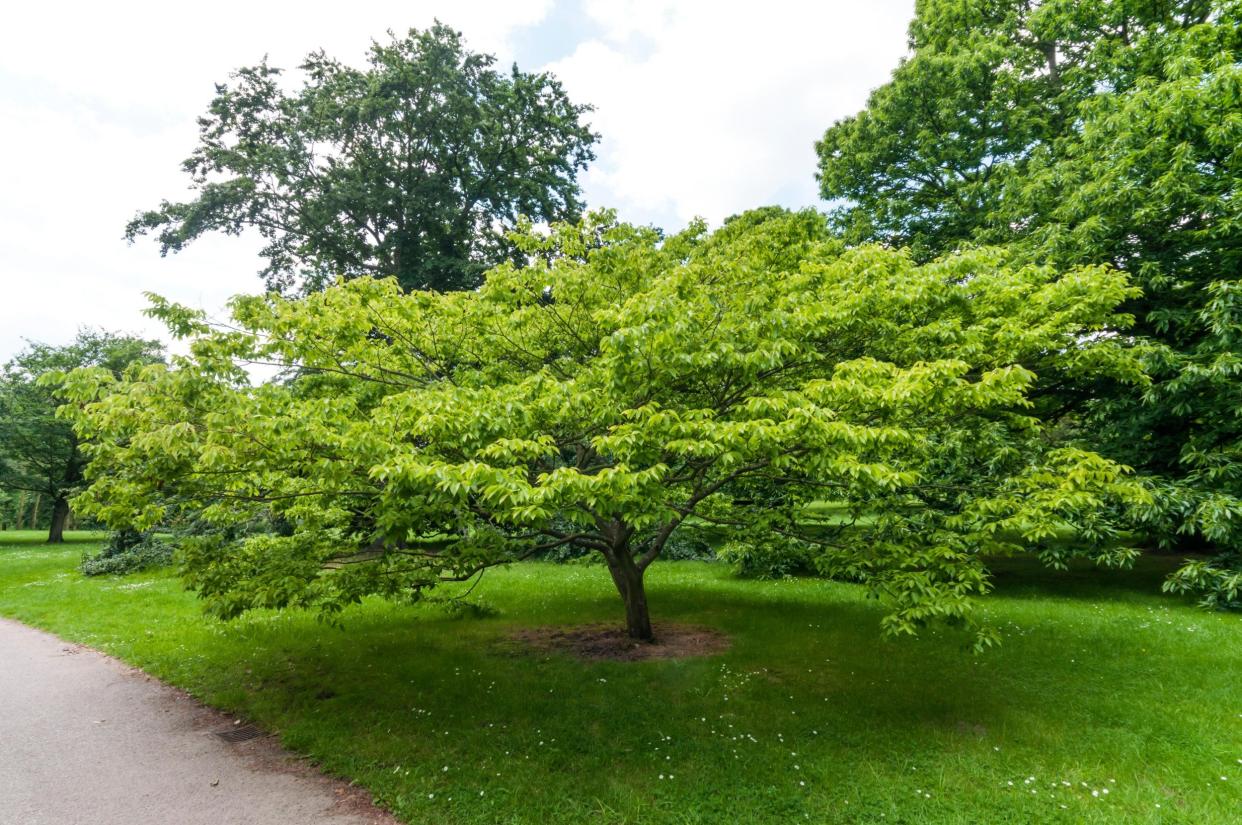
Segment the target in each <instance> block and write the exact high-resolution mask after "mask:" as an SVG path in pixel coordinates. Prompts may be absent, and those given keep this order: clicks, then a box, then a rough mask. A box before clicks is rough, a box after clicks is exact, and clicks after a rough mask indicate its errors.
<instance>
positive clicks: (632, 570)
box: [608, 552, 655, 642]
mask: <svg viewBox="0 0 1242 825" xmlns="http://www.w3.org/2000/svg"><path fill="white" fill-rule="evenodd" d="M608 572H610V573H611V574H612V580H613V583H614V584H616V586H617V592H618V593H620V594H621V601H623V602H625V631H626V633H627V634H628V635H629V637H630V638H631V639H634V640H636V641H639V642H654V641H655V634H654V633H652V632H651V614H650V613H649V612H648V610H647V591H646V590H645V589H644V588H643V571H642V570H640V569H639V568H638V565H637V564H635V563H634V560H633V559H632V558H631V557H630V555H629V554H628V552H627V553H623V554H621V555H619V556H618V557H617V558H616V559H615V560H612V559H610V560H609V562H608Z"/></svg>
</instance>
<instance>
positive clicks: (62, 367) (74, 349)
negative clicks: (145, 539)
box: [0, 330, 163, 543]
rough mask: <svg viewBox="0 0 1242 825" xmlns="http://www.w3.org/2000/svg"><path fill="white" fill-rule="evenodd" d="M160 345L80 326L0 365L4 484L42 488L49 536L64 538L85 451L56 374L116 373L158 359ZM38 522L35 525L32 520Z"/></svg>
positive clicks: (33, 490) (0, 480)
mask: <svg viewBox="0 0 1242 825" xmlns="http://www.w3.org/2000/svg"><path fill="white" fill-rule="evenodd" d="M162 356H163V347H162V346H161V344H160V343H159V342H158V341H147V340H143V339H140V338H132V337H128V336H123V335H115V334H112V333H107V332H95V331H90V330H83V331H82V332H79V333H78V335H77V337H76V338H75V339H74V340H73V342H72V343H71V344H68V345H65V346H59V347H58V346H52V345H49V344H38V343H33V344H30V345H29V346H28V347H27V348H26V349H25V350H23V351H22V352H20V353H18V354H17V355H16V356H14V357H13V358H12V359H11V360H10V361H9V362H8V363H7V364H5V365H4V368H3V371H2V372H0V490H8V491H10V492H20V493H26V494H33V495H36V496H39V497H40V498H41V499H44V500H46V501H47V503H48V505H49V506H50V507H51V526H50V529H49V531H48V541H49V542H53V543H57V542H61V541H63V540H64V531H65V522H66V520H67V519H68V518H69V498H70V496H71V495H73V494H74V493H76V492H77V491H78V489H79V487H80V486H81V485H82V482H83V472H84V470H85V468H86V464H87V462H88V458H87V457H86V455H84V453H83V451H82V448H81V443H80V441H79V439H78V437H77V435H76V434H75V433H74V431H73V427H72V425H71V424H70V422H69V421H67V420H65V419H62V418H58V417H57V414H56V410H57V407H58V406H59V405H60V404H61V402H62V401H63V398H62V396H61V394H60V391H59V389H58V386H57V383H56V381H55V380H54V379H55V377H56V376H57V375H58V374H63V373H66V372H69V371H71V370H75V369H79V368H86V367H89V368H93V369H96V370H99V371H100V372H101V374H104V375H109V376H112V378H113V379H119V378H120V376H121V374H122V373H123V372H124V371H125V369H126V368H127V367H129V365H131V364H149V363H156V362H158V361H159V360H160V359H161V358H162ZM32 526H33V525H32Z"/></svg>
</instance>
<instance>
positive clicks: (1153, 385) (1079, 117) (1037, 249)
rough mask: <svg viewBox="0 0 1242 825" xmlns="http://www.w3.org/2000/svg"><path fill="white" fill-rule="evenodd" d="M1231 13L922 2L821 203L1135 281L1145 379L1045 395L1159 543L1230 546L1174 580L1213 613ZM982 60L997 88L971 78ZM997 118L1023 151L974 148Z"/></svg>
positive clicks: (1230, 281) (1227, 411)
mask: <svg viewBox="0 0 1242 825" xmlns="http://www.w3.org/2000/svg"><path fill="white" fill-rule="evenodd" d="M1239 20H1242V5H1240V4H1238V3H1237V2H1236V0H1212V2H1198V1H1192V0H1179V1H1178V2H1172V1H1170V2H1158V3H1126V2H1121V3H1092V4H1083V3H1059V2H1057V3H1052V2H1048V3H1038V4H1035V3H1026V2H1013V1H1011V2H974V0H936V1H935V2H925V3H922V4H920V6H919V13H918V17H917V18H916V20H915V22H914V24H913V25H912V27H911V42H912V45H913V46H914V48H915V55H914V56H913V57H912V58H911V59H910V60H909V61H908V62H906V63H905V64H903V65H902V66H901V67H899V68H898V70H897V71H896V72H895V73H894V78H893V82H892V83H891V84H890V85H889V86H886V87H885V88H883V89H881V90H878V91H877V92H876V94H875V95H874V96H873V98H872V101H871V103H870V105H869V107H868V109H867V111H865V112H863V113H861V114H860V115H858V116H857V117H856V118H852V119H848V120H846V121H843V122H842V123H840V124H837V125H835V126H833V127H832V128H831V129H829V130H828V133H827V135H826V136H825V139H824V142H823V143H822V144H821V183H822V185H823V191H824V194H825V195H826V196H834V197H845V198H848V199H850V200H849V202H847V203H846V204H844V205H842V206H841V207H840V208H839V209H838V210H837V212H836V220H837V222H838V224H839V225H841V226H848V227H851V228H852V234H851V237H852V238H854V239H872V240H885V241H888V242H891V243H897V244H904V243H910V244H912V245H914V246H915V248H916V249H917V250H918V254H919V255H920V256H921V257H924V258H931V257H935V256H936V255H940V254H944V253H946V252H949V251H951V250H953V249H956V248H959V247H960V246H962V245H966V244H970V243H988V244H994V245H996V244H999V245H1004V246H1005V247H1006V248H1007V250H1008V252H1009V254H1010V256H1011V260H1013V261H1015V263H1022V262H1039V263H1046V264H1051V265H1053V266H1055V267H1057V268H1059V269H1067V268H1071V267H1074V266H1081V265H1084V264H1105V265H1109V266H1113V267H1117V268H1119V269H1121V270H1123V271H1125V272H1127V273H1128V274H1129V275H1130V277H1131V279H1132V281H1133V282H1134V283H1135V284H1137V285H1139V286H1141V287H1142V290H1143V291H1142V294H1141V295H1138V296H1135V297H1134V298H1132V299H1131V300H1130V301H1128V302H1127V304H1126V305H1125V306H1124V309H1125V310H1126V311H1127V312H1128V313H1130V314H1132V315H1134V317H1135V319H1136V323H1135V325H1134V326H1133V327H1132V328H1131V329H1130V330H1129V331H1128V334H1129V335H1131V336H1133V340H1134V343H1135V345H1136V346H1138V347H1139V348H1141V350H1142V351H1143V358H1144V367H1145V370H1146V371H1147V372H1148V373H1149V374H1150V376H1151V379H1152V380H1151V382H1150V383H1148V384H1145V385H1137V384H1133V383H1124V382H1122V383H1118V382H1109V381H1092V382H1089V383H1088V384H1086V385H1080V386H1077V387H1066V386H1064V385H1059V386H1050V387H1049V391H1050V392H1051V393H1052V394H1054V395H1056V397H1057V405H1058V406H1059V407H1060V408H1061V410H1062V411H1063V413H1066V414H1068V416H1069V418H1067V422H1068V423H1070V424H1072V425H1073V426H1076V427H1079V428H1080V429H1081V430H1082V431H1083V432H1084V434H1085V435H1086V436H1087V437H1089V438H1090V439H1091V440H1092V442H1093V443H1094V444H1095V446H1096V447H1097V448H1098V449H1100V450H1101V451H1102V452H1104V453H1105V454H1106V455H1108V456H1109V457H1111V458H1113V459H1115V460H1118V461H1121V462H1123V463H1126V464H1130V465H1132V466H1135V467H1137V468H1140V469H1141V470H1143V471H1144V472H1145V473H1147V474H1148V475H1150V476H1151V477H1152V479H1153V483H1154V484H1155V485H1156V486H1157V487H1158V488H1159V491H1160V501H1161V503H1162V506H1161V507H1160V508H1158V509H1156V510H1152V511H1150V513H1149V519H1148V520H1147V523H1146V527H1147V528H1148V529H1149V530H1150V532H1151V533H1152V535H1153V537H1154V538H1155V539H1156V540H1157V541H1159V542H1160V543H1161V544H1164V545H1169V546H1171V545H1182V546H1189V547H1190V548H1192V549H1196V550H1202V549H1205V548H1206V549H1211V550H1214V551H1215V552H1216V553H1218V554H1219V558H1218V559H1217V560H1216V561H1215V562H1213V563H1209V564H1208V565H1207V567H1206V568H1203V567H1202V566H1192V567H1190V568H1187V570H1186V573H1185V575H1183V574H1178V575H1177V576H1175V577H1174V578H1173V580H1172V581H1171V583H1170V586H1171V587H1174V588H1179V587H1182V586H1183V585H1184V584H1187V583H1188V582H1191V581H1192V580H1193V581H1194V582H1196V584H1194V586H1193V589H1198V590H1205V591H1206V592H1207V596H1206V601H1207V603H1210V604H1220V603H1222V602H1229V601H1237V598H1236V582H1237V581H1238V579H1239V576H1240V575H1242V555H1240V553H1242V529H1239V528H1238V527H1237V526H1235V525H1237V524H1242V421H1240V420H1239V418H1238V412H1237V411H1238V410H1239V409H1240V408H1242V407H1240V405H1242V396H1239V392H1238V381H1237V375H1238V372H1239V369H1240V367H1239V364H1242V345H1240V342H1242V337H1240V336H1239V334H1238V331H1239V329H1240V328H1242V327H1240V326H1239V318H1240V316H1239V310H1238V299H1237V297H1236V296H1237V294H1238V290H1239V288H1240V286H1239V283H1240V282H1239V281H1238V278H1237V273H1238V271H1239V263H1240V262H1242V259H1240V258H1239V250H1240V249H1242V213H1240V212H1239V206H1238V204H1239V197H1238V196H1239V192H1240V191H1242V187H1240V185H1239V184H1240V183H1242V165H1240V161H1242V156H1240V155H1239V152H1238V146H1239V145H1240V144H1242V132H1240V131H1239V130H1240V128H1242V127H1240V126H1239V124H1242V93H1240V92H1239V89H1240V88H1242V71H1240V70H1239V65H1242V62H1240V61H1242V27H1240V26H1239ZM1041 54H1042V55H1043V59H1042V62H1041V58H1040V55H1041ZM988 55H991V57H988ZM980 61H983V62H984V63H986V64H987V68H986V69H984V70H982V71H983V72H984V74H986V75H987V76H988V77H989V78H990V81H989V82H988V83H986V84H984V83H982V82H981V84H979V85H976V86H970V85H968V84H967V83H965V82H964V81H963V80H962V78H963V77H966V76H968V74H969V73H968V71H967V67H972V66H976V65H978V64H980ZM931 66H947V67H950V68H949V69H945V71H944V72H943V76H946V77H950V78H951V80H948V81H945V83H946V84H947V85H948V86H949V87H951V88H953V89H955V90H956V91H957V97H956V98H955V99H954V100H953V101H952V102H947V103H946V102H943V101H942V104H941V105H939V110H938V111H935V112H933V111H932V107H934V106H936V105H937V104H935V103H927V102H924V101H923V100H921V99H920V98H919V94H920V93H921V92H920V91H919V90H921V89H926V88H929V84H930V83H932V82H933V80H935V79H936V78H939V77H941V76H942V75H940V74H936V73H935V72H933V71H931V69H930V68H929V67H931ZM933 115H936V116H935V117H933ZM984 124H988V125H990V126H991V127H994V134H996V135H1001V136H1004V137H1005V139H1006V140H1009V141H1010V142H1011V145H1012V147H1015V148H1012V149H1005V150H1001V149H999V148H997V145H996V144H995V142H993V143H991V144H989V143H987V142H986V141H984V140H982V139H980V138H979V137H978V135H976V134H975V132H976V131H977V130H979V129H982V128H983V125H984ZM933 182H939V183H936V185H933ZM967 207H969V208H967ZM1205 570H1206V571H1208V572H1212V575H1198V574H1197V573H1195V571H1198V572H1200V573H1202V572H1204V571H1205ZM1213 571H1214V572H1213ZM1231 571H1232V572H1231ZM1192 573H1195V575H1191V574H1192ZM1216 574H1219V575H1216ZM1212 580H1217V581H1222V582H1225V583H1226V590H1227V589H1228V586H1229V585H1228V584H1227V583H1228V582H1233V583H1234V584H1233V585H1232V586H1233V587H1234V588H1235V592H1234V594H1233V595H1232V596H1230V595H1229V593H1228V592H1225V591H1217V590H1215V589H1213V588H1210V587H1205V586H1204V585H1205V583H1206V582H1209V581H1212Z"/></svg>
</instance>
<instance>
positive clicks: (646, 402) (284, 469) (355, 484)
mask: <svg viewBox="0 0 1242 825" xmlns="http://www.w3.org/2000/svg"><path fill="white" fill-rule="evenodd" d="M513 240H514V243H515V244H517V246H518V247H519V248H521V249H522V250H523V251H524V252H525V254H526V255H527V256H528V258H527V261H526V262H525V264H524V265H522V266H518V265H515V264H512V263H506V264H502V265H500V266H498V267H496V268H495V269H493V270H491V272H490V273H489V274H488V276H487V278H486V281H485V283H484V284H483V286H482V288H481V289H480V290H478V291H476V292H468V293H433V292H426V291H420V292H413V293H410V294H403V292H402V290H401V288H400V285H399V284H398V283H397V282H396V281H395V280H392V279H386V280H374V279H359V280H355V281H351V282H347V283H340V284H338V285H335V286H332V287H330V288H328V289H326V290H324V291H323V292H322V293H317V294H312V295H309V296H307V297H305V298H302V299H296V300H295V299H288V298H283V297H280V296H277V295H274V294H269V295H267V296H265V297H241V298H237V299H235V300H234V302H233V323H232V325H231V326H230V327H229V328H212V327H211V326H209V325H208V324H207V323H206V322H205V321H204V320H203V319H202V317H201V315H199V314H198V313H195V312H193V311H190V310H187V309H185V308H183V307H179V306H176V305H171V304H167V303H165V302H163V301H160V300H158V299H157V300H156V303H155V306H154V310H153V311H154V313H155V314H156V315H158V316H159V317H161V318H163V319H164V320H165V321H166V322H167V323H168V324H169V326H170V328H171V329H172V330H173V331H174V332H176V333H177V334H179V335H182V336H185V337H188V338H189V341H190V343H189V348H190V354H189V355H187V356H183V357H176V358H174V359H173V362H172V364H171V366H164V365H153V366H149V367H145V368H143V369H142V370H139V371H135V372H131V373H129V374H128V375H127V376H126V377H125V378H124V379H122V380H119V381H118V380H117V379H116V378H115V377H114V376H113V375H111V374H109V373H106V372H105V371H100V370H82V371H78V372H77V373H74V374H73V375H72V376H71V377H70V379H69V384H68V385H69V387H70V391H71V394H72V398H73V399H74V401H75V405H74V406H72V407H70V408H68V409H71V410H72V414H73V415H74V416H75V419H76V425H77V426H78V428H79V431H80V432H81V433H82V434H83V436H86V437H89V438H90V440H91V446H90V448H89V449H90V454H91V456H92V464H91V466H90V470H89V473H90V476H91V479H92V483H91V486H90V487H89V489H87V490H86V492H85V493H83V494H82V496H80V497H79V498H78V500H77V506H79V507H81V508H82V509H83V510H84V511H85V512H88V513H90V514H92V515H94V516H96V517H98V518H101V519H103V520H105V521H107V522H112V523H125V524H133V525H135V526H136V527H138V528H139V529H141V528H143V527H147V526H151V525H154V524H157V523H159V522H161V520H164V519H167V518H169V517H170V516H171V515H173V514H174V513H175V511H176V510H177V509H178V508H180V507H187V506H192V507H194V508H195V509H196V510H198V511H200V515H201V517H202V518H203V519H205V520H206V521H207V522H215V523H220V524H229V523H237V522H239V521H245V520H247V519H252V518H255V517H259V516H266V517H271V518H274V519H277V520H279V522H280V523H281V524H282V525H284V529H282V530H279V531H274V532H268V533H265V534H263V535H252V536H248V537H237V538H230V537H226V536H221V535H214V536H209V537H205V538H202V539H199V540H196V541H189V542H187V543H186V544H185V546H184V547H183V549H182V554H183V563H184V568H185V573H186V576H187V580H188V582H189V583H190V585H191V586H192V587H193V588H196V589H197V590H198V592H199V594H200V595H201V596H202V597H203V598H204V599H206V604H207V607H208V609H209V610H211V611H212V612H214V613H215V614H217V615H221V616H226V617H227V616H234V615H237V614H239V613H241V612H243V611H245V610H248V609H251V608H256V607H280V606H286V605H301V606H317V607H319V608H320V609H323V610H325V611H327V612H328V613H332V612H335V611H338V610H340V609H341V608H342V607H343V606H345V605H347V604H349V603H351V602H354V601H357V600H358V599H360V598H361V597H362V596H364V595H366V594H374V593H378V594H383V595H386V596H391V597H405V598H416V597H418V595H419V594H421V593H423V592H424V591H426V590H427V589H428V588H431V587H433V586H434V585H435V584H437V583H438V582H442V581H445V580H463V579H468V578H470V577H472V576H475V575H478V574H480V573H481V571H483V570H485V569H486V568H487V567H489V566H491V565H495V564H500V563H505V562H509V561H514V560H518V559H521V558H524V557H526V556H528V555H530V554H532V553H534V552H537V551H539V550H541V549H547V548H550V547H556V546H565V545H573V546H576V547H580V548H583V549H586V550H590V551H592V552H596V553H598V554H600V556H602V558H603V560H604V562H605V563H606V566H607V569H608V570H609V572H610V574H611V576H612V579H613V581H614V583H615V584H616V586H617V589H618V592H619V593H620V595H621V596H622V599H623V601H624V603H625V605H626V613H627V627H628V629H629V632H630V634H631V635H632V636H634V637H635V638H640V639H647V638H650V637H651V636H652V633H653V631H652V627H651V623H650V618H649V615H648V610H647V604H646V596H645V591H644V589H643V574H644V571H645V570H646V569H647V568H648V566H649V565H650V564H651V563H653V562H654V561H655V560H656V559H658V558H659V556H660V554H661V552H662V551H663V549H664V547H665V546H666V544H667V542H668V541H669V539H670V537H671V536H672V535H673V534H674V533H675V532H676V531H677V530H678V529H681V528H682V527H683V526H684V525H686V524H687V523H691V522H693V523H698V524H710V525H712V526H713V527H714V528H715V529H717V530H720V531H722V534H723V535H724V536H725V539H726V540H727V541H728V542H731V543H735V544H742V545H746V546H749V547H752V548H755V549H756V550H757V551H758V552H763V551H764V548H774V547H776V546H778V545H779V544H781V543H785V542H789V543H797V544H798V545H799V546H802V547H805V548H807V549H809V550H811V551H813V554H814V557H815V559H816V564H817V566H818V567H819V569H820V570H822V571H824V572H827V573H833V574H838V575H848V576H852V577H854V578H857V579H859V580H862V581H865V582H867V583H868V584H869V586H870V587H871V588H872V589H873V591H874V592H875V593H876V594H877V595H879V596H882V597H883V598H884V599H886V600H887V603H888V604H889V605H890V608H891V611H890V613H889V615H888V618H887V619H886V620H885V627H886V629H887V630H888V632H890V633H898V634H900V633H912V632H915V630H916V629H917V628H918V627H919V626H920V625H922V624H923V623H925V622H927V621H931V620H934V619H950V620H955V621H960V620H966V621H969V620H970V616H971V613H970V603H971V600H970V597H971V596H972V595H973V594H978V593H982V592H985V591H986V590H987V587H988V575H987V571H986V568H985V566H984V562H983V558H984V556H985V555H986V554H1007V553H1019V552H1036V553H1041V554H1043V555H1044V557H1045V559H1046V560H1048V561H1051V562H1054V563H1055V562H1057V561H1059V560H1061V559H1063V558H1064V556H1065V555H1066V554H1067V553H1070V552H1083V553H1087V554H1091V555H1093V556H1095V557H1097V558H1098V559H1101V560H1107V561H1113V562H1121V561H1124V560H1125V558H1127V556H1128V554H1129V553H1130V552H1131V551H1128V550H1125V549H1120V548H1119V544H1118V542H1117V540H1116V539H1117V534H1116V531H1115V529H1114V527H1113V526H1112V524H1113V523H1114V522H1113V519H1112V518H1111V516H1112V515H1113V514H1115V512H1116V511H1117V509H1118V508H1136V507H1137V508H1141V507H1145V506H1148V505H1149V504H1150V501H1149V499H1148V497H1147V493H1146V491H1145V489H1144V488H1143V487H1141V486H1140V485H1138V484H1136V483H1135V482H1134V481H1133V480H1132V479H1129V478H1128V477H1127V475H1126V472H1125V468H1123V467H1121V466H1120V465H1118V464H1115V463H1113V462H1110V461H1108V460H1107V459H1104V458H1102V457H1100V456H1099V455H1096V454H1094V453H1092V452H1090V451H1087V450H1084V449H1082V448H1081V447H1080V446H1077V445H1075V444H1074V443H1072V442H1068V441H1066V440H1065V439H1063V438H1062V437H1060V434H1059V433H1058V431H1057V430H1056V429H1055V428H1053V427H1049V426H1048V425H1046V424H1045V423H1044V422H1043V421H1041V420H1040V419H1039V418H1038V417H1037V416H1034V415H1032V414H1031V401H1030V399H1029V398H1028V396H1029V394H1030V392H1031V390H1032V388H1033V387H1034V386H1035V384H1036V382H1037V378H1038V377H1039V376H1040V375H1041V374H1046V373H1054V372H1055V373H1064V374H1067V375H1074V374H1081V373H1090V374H1100V373H1106V374H1110V375H1113V376H1115V377H1116V378H1117V380H1134V381H1141V380H1142V378H1141V375H1140V374H1139V372H1138V370H1137V365H1136V363H1135V361H1134V359H1133V357H1132V353H1131V352H1130V351H1129V350H1128V349H1127V348H1126V347H1123V346H1119V345H1117V343H1116V342H1115V341H1114V340H1113V339H1111V338H1110V337H1109V336H1108V335H1104V334H1100V333H1101V331H1104V330H1110V329H1115V328H1118V327H1124V326H1126V324H1127V323H1128V322H1129V320H1130V319H1128V318H1126V317H1125V315H1124V314H1122V313H1119V312H1118V310H1117V307H1118V306H1119V305H1120V304H1121V303H1122V302H1124V301H1125V300H1127V299H1129V298H1132V297H1133V295H1134V289H1133V288H1132V287H1131V286H1130V285H1129V284H1128V282H1127V280H1126V277H1125V276H1124V274H1122V273H1120V272H1118V271H1116V270H1113V269H1108V268H1103V267H1097V266H1087V267H1080V268H1076V269H1073V270H1070V271H1066V272H1063V273H1062V272H1057V271H1055V270H1052V269H1050V268H1048V267H1041V266H1034V265H1024V266H1019V267H1013V266H1008V265H1006V264H1005V263H1004V261H1003V256H1002V255H1000V254H998V253H996V252H993V251H988V250H976V251H972V252H968V253H964V254H962V255H958V256H953V257H949V258H946V259H944V260H941V261H938V262H935V263H930V264H925V265H918V264H916V263H914V262H913V261H912V260H911V258H910V256H909V255H908V254H907V253H905V252H902V251H895V250H889V249H884V248H881V247H877V246H864V247H861V248H855V249H847V248H845V247H843V246H842V245H841V244H840V243H839V242H838V241H836V240H834V239H832V238H831V237H829V233H828V232H827V228H826V226H825V224H824V222H823V218H822V216H819V215H817V214H815V213H798V214H786V213H783V212H780V211H776V210H767V211H763V212H759V213H755V214H750V215H745V216H742V217H739V218H737V219H734V220H732V221H730V222H728V223H727V224H726V225H725V226H724V227H723V228H722V229H720V230H718V231H717V232H715V233H710V234H709V233H707V232H705V231H704V229H703V227H702V226H693V227H691V228H690V229H688V230H687V231H685V232H683V233H681V234H679V235H676V236H672V237H669V238H661V236H660V235H659V234H658V233H657V232H655V231H654V230H649V229H640V228H634V227H631V226H627V225H624V224H616V223H614V222H613V221H612V220H611V219H610V218H608V217H607V216H595V217H593V218H591V219H590V220H589V221H587V222H585V223H582V224H579V225H559V226H556V227H554V229H553V230H552V232H551V233H550V234H547V233H541V232H537V231H534V230H533V229H530V228H527V229H526V230H524V231H523V232H521V233H518V234H515V235H514V238H513ZM253 362H263V363H275V364H281V365H285V366H287V367H289V368H291V369H296V372H297V378H296V379H295V380H290V381H277V382H269V383H264V384H261V385H258V386H253V385H251V384H250V382H249V381H248V378H247V374H246V372H245V370H244V368H243V365H245V364H246V363H253ZM823 500H832V501H835V502H842V503H844V504H845V505H846V506H847V507H848V508H849V511H850V513H851V514H852V519H851V523H849V524H843V525H838V526H826V525H823V524H818V523H816V522H815V521H814V520H813V519H808V518H807V515H806V508H807V505H808V504H811V503H813V502H816V501H823ZM1070 531H1072V533H1073V535H1075V536H1076V537H1078V539H1079V540H1078V541H1076V542H1075V543H1066V542H1063V541H1060V539H1061V538H1063V537H1064V535H1065V534H1066V533H1067V532H1070ZM1070 548H1074V549H1073V550H1071V549H1070ZM979 634H980V635H979V636H978V638H979V639H980V640H981V641H986V640H987V639H988V638H989V636H988V635H987V632H986V631H985V630H983V629H979Z"/></svg>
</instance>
